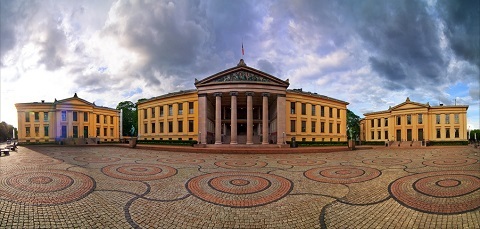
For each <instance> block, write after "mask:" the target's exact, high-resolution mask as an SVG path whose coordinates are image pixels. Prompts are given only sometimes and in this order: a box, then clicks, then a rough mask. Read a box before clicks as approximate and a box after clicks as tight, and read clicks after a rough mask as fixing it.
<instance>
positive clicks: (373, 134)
mask: <svg viewBox="0 0 480 229" xmlns="http://www.w3.org/2000/svg"><path fill="white" fill-rule="evenodd" d="M370 134H371V138H372V140H373V139H375V132H373V131H370Z"/></svg>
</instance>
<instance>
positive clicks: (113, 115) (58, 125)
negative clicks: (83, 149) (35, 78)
mask: <svg viewBox="0 0 480 229" xmlns="http://www.w3.org/2000/svg"><path fill="white" fill-rule="evenodd" d="M15 107H16V108H17V114H18V141H19V142H59V141H62V142H67V143H68V142H70V143H71V144H89V143H96V141H102V142H107V141H108V142H112V141H119V140H120V130H119V127H120V111H119V110H115V109H112V108H108V107H102V106H97V105H95V104H94V103H90V102H88V101H86V100H83V99H81V98H79V97H78V96H77V94H76V93H75V95H74V96H73V97H71V98H67V99H62V100H56V99H55V101H54V102H45V101H44V100H42V101H41V102H33V103H17V104H15Z"/></svg>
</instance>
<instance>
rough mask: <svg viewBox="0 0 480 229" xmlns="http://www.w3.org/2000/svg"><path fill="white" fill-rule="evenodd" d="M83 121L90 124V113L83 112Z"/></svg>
mask: <svg viewBox="0 0 480 229" xmlns="http://www.w3.org/2000/svg"><path fill="white" fill-rule="evenodd" d="M83 121H84V122H88V112H83Z"/></svg>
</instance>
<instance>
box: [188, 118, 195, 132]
mask: <svg viewBox="0 0 480 229" xmlns="http://www.w3.org/2000/svg"><path fill="white" fill-rule="evenodd" d="M193 131H194V125H193V120H188V132H193Z"/></svg>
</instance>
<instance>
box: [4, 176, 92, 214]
mask: <svg viewBox="0 0 480 229" xmlns="http://www.w3.org/2000/svg"><path fill="white" fill-rule="evenodd" d="M0 184H1V185H0V194H1V195H0V198H2V199H6V200H9V201H13V202H17V203H22V204H28V205H36V206H50V205H58V204H64V203H69V202H72V201H76V200H79V199H81V198H84V197H85V196H87V195H88V194H89V193H91V192H92V191H93V189H94V188H95V181H94V180H93V179H92V178H91V177H89V176H87V175H85V174H82V173H78V172H74V171H66V170H48V171H38V170H35V171H21V172H17V173H11V174H7V175H5V176H3V175H2V176H1V177H0Z"/></svg>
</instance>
